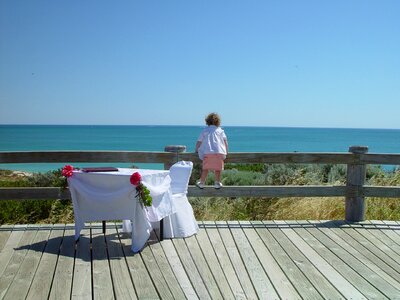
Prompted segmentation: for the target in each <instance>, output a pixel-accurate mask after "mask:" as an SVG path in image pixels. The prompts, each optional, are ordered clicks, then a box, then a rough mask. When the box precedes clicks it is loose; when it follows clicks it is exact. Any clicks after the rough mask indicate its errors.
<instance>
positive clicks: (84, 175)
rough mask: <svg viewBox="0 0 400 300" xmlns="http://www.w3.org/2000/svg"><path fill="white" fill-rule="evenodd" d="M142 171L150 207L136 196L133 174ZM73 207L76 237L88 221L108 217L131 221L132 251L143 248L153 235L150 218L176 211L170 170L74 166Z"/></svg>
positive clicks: (71, 180)
mask: <svg viewBox="0 0 400 300" xmlns="http://www.w3.org/2000/svg"><path fill="white" fill-rule="evenodd" d="M134 172H139V173H140V175H141V177H142V183H143V184H144V185H145V186H146V187H147V188H148V189H149V190H150V195H151V197H152V198H153V205H152V206H151V207H143V206H142V204H141V203H139V201H138V199H137V198H136V189H135V186H134V185H132V184H131V183H130V176H131V175H132V174H133V173H134ZM68 185H69V189H70V192H71V198H72V202H73V207H74V218H75V240H78V239H79V236H80V231H81V230H82V229H83V228H84V227H85V222H93V221H107V220H131V221H132V246H131V249H132V251H133V252H138V251H140V250H141V249H142V248H143V247H144V245H145V244H146V242H147V240H148V238H149V237H150V232H151V230H152V226H151V222H159V221H160V220H161V219H163V218H165V217H167V216H169V215H171V214H173V213H175V211H176V210H175V206H174V202H173V201H172V192H171V178H170V176H169V171H165V170H147V169H128V168H118V171H114V172H82V171H80V170H74V171H73V175H72V176H71V177H69V178H68Z"/></svg>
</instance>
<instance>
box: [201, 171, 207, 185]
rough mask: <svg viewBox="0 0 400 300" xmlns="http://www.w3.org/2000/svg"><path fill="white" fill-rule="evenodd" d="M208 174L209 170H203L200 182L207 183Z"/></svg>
mask: <svg viewBox="0 0 400 300" xmlns="http://www.w3.org/2000/svg"><path fill="white" fill-rule="evenodd" d="M207 175H208V170H202V171H201V176H200V182H201V183H205V182H206V178H207Z"/></svg>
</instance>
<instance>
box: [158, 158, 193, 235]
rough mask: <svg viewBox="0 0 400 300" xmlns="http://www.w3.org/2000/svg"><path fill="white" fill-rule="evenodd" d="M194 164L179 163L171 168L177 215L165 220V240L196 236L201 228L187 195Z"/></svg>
mask: <svg viewBox="0 0 400 300" xmlns="http://www.w3.org/2000/svg"><path fill="white" fill-rule="evenodd" d="M192 169H193V163H192V162H190V161H179V162H177V163H175V164H174V165H173V166H172V167H171V168H170V170H169V171H170V173H169V176H170V177H171V190H172V201H173V202H174V205H175V208H176V213H174V214H172V215H170V216H167V217H165V218H164V238H183V237H188V236H191V235H193V234H196V233H197V231H198V230H199V226H198V224H197V221H196V219H195V217H194V214H193V208H192V206H191V205H190V203H189V201H188V198H187V196H186V194H187V187H188V184H189V179H190V175H191V173H192Z"/></svg>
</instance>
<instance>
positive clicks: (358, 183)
mask: <svg viewBox="0 0 400 300" xmlns="http://www.w3.org/2000/svg"><path fill="white" fill-rule="evenodd" d="M185 149H186V147H185V146H166V147H165V151H164V152H136V151H37V152H36V151H34V152H33V151H26V152H0V163H2V164H4V163H57V162H58V163H60V162H61V163H66V162H68V163H78V162H79V163H81V162H84V163H132V162H134V163H161V164H164V167H165V169H168V168H169V167H170V166H171V165H172V164H174V163H175V162H176V161H179V160H186V161H193V162H194V163H196V162H197V163H200V160H199V159H198V156H197V154H196V153H188V152H185ZM226 163H244V164H247V163H268V164H275V163H282V164H289V163H301V164H346V165H347V180H346V185H339V186H336V185H335V186H333V185H313V186H310V185H305V186H293V185H284V186H225V187H224V188H222V189H220V190H216V189H214V188H212V187H205V188H204V189H198V188H196V187H194V186H189V189H188V196H189V197H345V200H346V201H345V206H346V208H345V211H346V212H345V214H346V215H345V219H346V220H347V221H361V220H364V219H365V197H386V198H400V187H397V186H367V185H365V184H364V183H365V176H366V165H368V164H378V165H400V154H370V153H368V148H367V147H363V146H352V147H350V148H349V152H345V153H299V152H295V153H238V152H236V153H229V155H228V157H227V159H226ZM57 198H58V199H70V194H69V192H68V190H66V191H61V190H60V189H59V188H57V187H36V188H34V187H32V188H0V200H22V199H57Z"/></svg>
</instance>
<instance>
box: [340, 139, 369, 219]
mask: <svg viewBox="0 0 400 300" xmlns="http://www.w3.org/2000/svg"><path fill="white" fill-rule="evenodd" d="M349 152H351V153H353V154H355V155H359V154H364V153H367V152H368V147H366V146H351V147H350V148H349ZM365 177H366V165H365V164H360V163H354V164H348V165H347V184H346V185H347V187H352V188H353V189H354V190H356V191H359V190H360V189H361V188H362V186H363V185H364V182H365ZM365 208H366V205H365V197H364V196H360V195H359V194H358V192H356V194H355V195H347V196H346V204H345V210H346V212H345V219H346V221H349V222H359V221H364V220H365Z"/></svg>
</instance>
